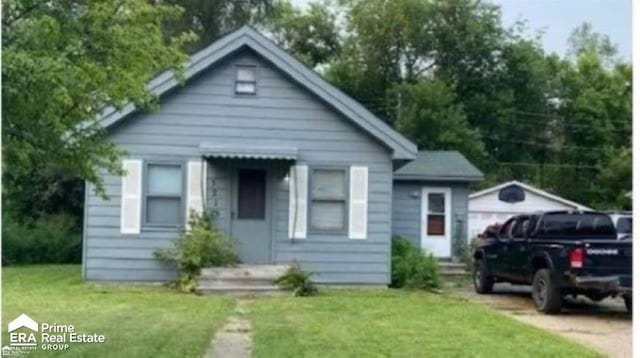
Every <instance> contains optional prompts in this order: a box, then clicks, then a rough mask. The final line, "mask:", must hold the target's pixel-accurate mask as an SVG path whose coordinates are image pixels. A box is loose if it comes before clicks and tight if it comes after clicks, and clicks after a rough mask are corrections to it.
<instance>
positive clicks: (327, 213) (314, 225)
mask: <svg viewBox="0 0 640 358" xmlns="http://www.w3.org/2000/svg"><path fill="white" fill-rule="evenodd" d="M346 183H347V173H346V170H344V169H314V170H313V171H312V176H311V204H310V205H311V219H310V224H311V229H313V230H316V231H333V232H335V231H345V230H346V217H347V185H346Z"/></svg>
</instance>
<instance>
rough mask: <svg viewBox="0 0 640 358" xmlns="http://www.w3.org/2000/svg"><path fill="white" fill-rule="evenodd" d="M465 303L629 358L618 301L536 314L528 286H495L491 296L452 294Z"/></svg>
mask: <svg viewBox="0 0 640 358" xmlns="http://www.w3.org/2000/svg"><path fill="white" fill-rule="evenodd" d="M452 292H453V293H454V294H455V295H457V296H460V297H463V298H465V299H467V300H470V301H473V302H477V303H481V304H484V305H487V306H488V307H491V308H492V309H495V310H496V311H498V312H501V313H503V314H505V315H508V316H510V317H513V318H514V319H516V320H518V321H521V322H524V323H528V324H531V325H533V326H536V327H539V328H542V329H545V330H547V331H550V332H553V333H556V334H559V335H561V336H564V337H566V338H568V339H571V340H573V341H576V342H579V343H581V344H584V345H585V346H588V347H591V348H593V349H595V350H596V351H599V352H601V353H603V354H605V355H606V356H608V357H631V341H632V334H631V328H632V321H631V315H630V314H628V313H627V311H626V309H625V307H624V303H623V301H622V299H621V298H616V299H610V298H608V299H605V300H603V301H601V302H597V303H595V302H591V301H590V300H589V299H587V298H585V297H580V296H578V298H577V299H575V300H573V299H569V300H567V301H566V302H565V305H564V306H563V311H562V313H561V314H559V315H544V314H541V313H539V312H537V311H536V309H535V307H534V306H533V301H532V300H531V290H530V288H529V287H527V286H511V285H508V284H497V285H495V287H494V293H493V294H489V295H479V294H477V293H475V292H474V291H473V288H472V287H464V288H458V289H454V290H452Z"/></svg>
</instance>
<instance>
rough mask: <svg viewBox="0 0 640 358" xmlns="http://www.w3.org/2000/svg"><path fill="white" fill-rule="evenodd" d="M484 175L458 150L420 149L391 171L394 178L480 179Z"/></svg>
mask: <svg viewBox="0 0 640 358" xmlns="http://www.w3.org/2000/svg"><path fill="white" fill-rule="evenodd" d="M483 177H484V175H483V174H482V172H481V171H480V170H478V168H476V167H475V166H474V165H473V164H471V163H470V162H469V161H468V160H467V158H465V157H464V155H462V154H460V152H458V151H455V150H451V151H443V150H439V151H431V150H422V151H420V152H418V155H417V157H416V159H415V160H414V161H412V162H410V163H408V164H407V165H405V166H403V167H402V168H400V169H398V170H396V172H395V173H393V178H394V180H447V181H467V182H468V181H480V180H482V179H483Z"/></svg>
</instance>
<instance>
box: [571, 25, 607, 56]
mask: <svg viewBox="0 0 640 358" xmlns="http://www.w3.org/2000/svg"><path fill="white" fill-rule="evenodd" d="M567 45H568V49H567V58H569V59H573V60H575V59H577V58H578V57H579V56H580V55H581V54H583V53H586V52H595V53H597V54H598V55H599V56H600V57H602V58H604V59H606V62H607V64H608V65H611V64H613V63H614V62H617V61H618V59H617V58H616V55H617V54H618V47H617V46H616V45H615V44H614V43H613V42H611V39H610V38H609V36H607V35H604V34H600V33H597V32H595V31H594V30H593V26H592V25H591V23H588V22H584V23H582V24H581V25H580V26H578V27H576V28H575V29H573V31H571V35H570V36H569V39H568V40H567Z"/></svg>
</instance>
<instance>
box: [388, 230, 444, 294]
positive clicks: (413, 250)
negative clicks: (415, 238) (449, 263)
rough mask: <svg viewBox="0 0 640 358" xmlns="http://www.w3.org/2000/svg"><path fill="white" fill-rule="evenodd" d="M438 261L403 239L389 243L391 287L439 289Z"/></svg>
mask: <svg viewBox="0 0 640 358" xmlns="http://www.w3.org/2000/svg"><path fill="white" fill-rule="evenodd" d="M440 283H441V282H440V273H439V269H438V261H437V260H436V259H435V257H433V255H432V254H429V255H425V254H424V253H423V252H422V249H420V248H419V247H416V246H415V245H413V244H412V243H411V242H410V241H409V240H407V239H405V238H403V237H394V238H393V240H392V243H391V287H396V288H409V289H423V290H433V289H437V288H439V287H440Z"/></svg>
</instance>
